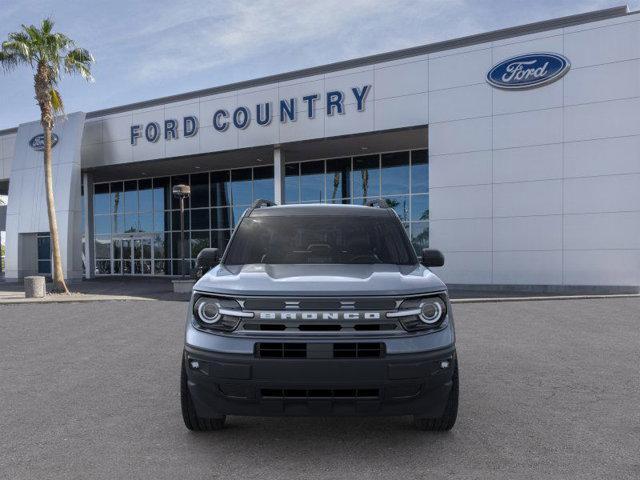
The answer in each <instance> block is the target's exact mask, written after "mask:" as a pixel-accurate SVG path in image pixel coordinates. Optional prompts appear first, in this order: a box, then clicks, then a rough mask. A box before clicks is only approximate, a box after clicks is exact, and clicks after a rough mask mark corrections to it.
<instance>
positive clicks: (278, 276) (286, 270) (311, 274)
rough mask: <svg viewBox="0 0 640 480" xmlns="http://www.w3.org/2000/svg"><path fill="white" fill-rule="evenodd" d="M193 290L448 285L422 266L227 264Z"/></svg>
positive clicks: (299, 291) (365, 291) (336, 291)
mask: <svg viewBox="0 0 640 480" xmlns="http://www.w3.org/2000/svg"><path fill="white" fill-rule="evenodd" d="M193 288H194V290H198V291H201V292H209V293H220V294H228V295H238V296H251V295H260V296H263V295H264V296H269V295H273V296H290V295H305V296H322V297H324V296H345V295H346V296H381V295H410V294H421V293H430V292H434V291H442V290H444V289H445V288H446V287H445V285H444V283H443V282H442V281H441V280H440V279H439V278H438V277H437V276H436V275H435V274H434V273H432V272H431V271H430V270H429V269H427V268H425V267H423V266H422V265H386V264H375V265H325V264H320V265H269V264H252V265H242V266H229V267H226V266H222V265H218V266H217V267H215V268H213V269H212V270H210V271H209V272H208V273H207V274H205V275H204V276H203V277H202V278H201V279H200V280H199V281H198V282H197V283H196V284H195V286H194V287H193Z"/></svg>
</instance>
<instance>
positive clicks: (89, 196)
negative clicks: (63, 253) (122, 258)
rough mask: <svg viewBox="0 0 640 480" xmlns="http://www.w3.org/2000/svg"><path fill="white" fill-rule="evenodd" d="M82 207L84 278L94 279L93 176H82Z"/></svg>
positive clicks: (85, 174) (86, 174)
mask: <svg viewBox="0 0 640 480" xmlns="http://www.w3.org/2000/svg"><path fill="white" fill-rule="evenodd" d="M82 189H83V191H84V197H83V198H82V207H83V209H84V225H83V232H84V252H83V253H84V278H86V279H90V278H93V277H94V272H95V266H94V264H93V262H94V259H93V248H94V245H93V175H92V174H90V173H83V174H82Z"/></svg>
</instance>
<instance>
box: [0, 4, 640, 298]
mask: <svg viewBox="0 0 640 480" xmlns="http://www.w3.org/2000/svg"><path fill="white" fill-rule="evenodd" d="M54 132H55V136H54V142H55V146H54V148H53V150H52V152H53V175H54V190H55V206H56V210H57V218H58V226H59V231H60V237H61V238H60V240H61V251H62V260H63V268H64V271H65V274H66V275H67V277H68V278H70V279H81V278H83V277H85V278H91V277H112V276H122V275H125V276H144V275H155V276H163V275H168V276H172V275H176V274H178V273H179V271H180V261H179V258H180V242H181V240H180V239H181V235H180V214H179V210H178V207H179V205H178V203H177V200H176V199H174V198H172V195H171V189H172V186H174V185H177V184H188V185H189V186H190V187H191V196H190V198H189V199H188V201H187V210H186V216H185V228H186V242H187V246H186V247H187V248H186V252H187V256H188V257H190V258H191V260H192V262H193V259H194V258H195V257H196V255H197V254H198V252H199V251H200V250H201V249H202V248H204V247H209V246H213V247H219V248H223V247H224V246H225V245H226V243H227V241H228V240H229V237H230V235H231V232H232V230H233V228H234V226H235V225H236V223H237V222H238V220H239V218H240V216H241V215H242V213H243V211H244V210H245V209H246V208H248V207H249V206H250V205H251V204H252V202H253V201H255V200H256V199H258V198H263V199H271V200H274V201H275V202H276V203H282V204H284V203H287V204H290V203H318V202H320V203H354V204H363V203H366V201H367V200H369V199H377V198H384V199H386V200H387V202H388V203H389V205H390V206H391V207H392V208H393V209H394V210H395V211H396V212H397V214H398V216H399V217H400V219H401V220H402V222H403V224H404V225H405V228H406V231H407V234H408V235H409V236H410V238H411V241H412V243H413V245H414V246H415V248H416V249H417V250H419V249H421V248H423V247H426V246H429V247H432V248H438V249H440V250H442V251H443V252H444V254H445V258H446V265H445V267H443V268H438V269H435V271H436V272H437V273H438V274H439V275H441V277H442V278H443V279H444V280H445V281H447V282H449V283H451V284H464V285H483V286H494V287H496V288H503V287H505V286H507V287H513V286H526V287H527V288H529V287H531V286H540V287H541V288H546V289H549V288H550V289H569V288H572V289H575V288H576V287H578V288H584V289H599V290H609V291H617V292H623V291H633V292H637V291H638V286H639V285H640V15H638V14H637V13H633V12H631V13H630V12H629V11H628V9H627V7H616V8H611V9H607V10H600V11H594V12H590V13H586V14H580V15H574V16H570V17H563V18H558V19H553V20H548V21H543V22H538V23H533V24H528V25H523V26H517V27H513V28H507V29H503V30H498V31H494V32H489V33H483V34H479V35H473V36H469V37H464V38H459V39H454V40H448V41H444V42H438V43H433V44H429V45H423V46H418V47H414V48H409V49H405V50H399V51H394V52H389V53H383V54H379V55H373V56H368V57H363V58H358V59H354V60H348V61H344V62H339V63H334V64H330V65H324V66H319V67H313V68H309V69H305V70H299V71H294V72H290V73H284V74H279V75H274V76H270V77H265V78H260V79H255V80H247V81H243V82H239V83H235V84H231V85H225V86H220V87H215V88H211V89H207V90H201V91H196V92H191V93H184V94H179V95H175V96H172V97H166V98H159V99H154V100H149V101H145V102H140V103H136V104H132V105H124V106H119V107H114V108H109V109H106V110H101V111H95V112H89V113H84V112H75V113H69V114H67V116H66V117H65V118H64V119H61V120H59V121H58V122H57V125H56V128H55V130H54ZM41 134H42V129H41V126H40V125H39V123H38V122H32V123H25V124H21V125H19V126H18V127H17V128H13V129H8V130H3V131H0V195H8V201H7V205H6V206H4V207H0V229H2V230H5V231H6V235H5V238H6V258H5V268H4V276H5V279H6V280H7V281H12V280H17V279H20V278H22V277H24V276H26V275H32V274H36V273H44V274H46V273H49V272H50V271H51V258H50V256H51V249H50V245H49V233H48V230H49V226H48V219H47V212H46V199H45V195H44V179H43V177H44V174H43V167H42V155H43V154H42V137H41ZM286 234H287V233H286V232H283V235H286Z"/></svg>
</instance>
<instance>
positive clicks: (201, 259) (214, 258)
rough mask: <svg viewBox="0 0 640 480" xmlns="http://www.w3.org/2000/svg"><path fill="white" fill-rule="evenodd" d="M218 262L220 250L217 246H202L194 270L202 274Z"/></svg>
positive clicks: (199, 274)
mask: <svg viewBox="0 0 640 480" xmlns="http://www.w3.org/2000/svg"><path fill="white" fill-rule="evenodd" d="M219 263H220V250H218V249H217V248H203V249H202V250H201V251H200V253H199V254H198V257H197V258H196V272H198V273H197V275H198V276H202V275H204V274H205V273H207V272H208V271H209V270H211V269H212V268H213V267H215V266H216V265H218V264H219Z"/></svg>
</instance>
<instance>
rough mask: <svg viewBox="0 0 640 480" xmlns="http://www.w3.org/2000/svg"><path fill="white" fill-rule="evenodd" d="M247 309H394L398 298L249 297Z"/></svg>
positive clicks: (245, 303) (246, 303)
mask: <svg viewBox="0 0 640 480" xmlns="http://www.w3.org/2000/svg"><path fill="white" fill-rule="evenodd" d="M244 308H245V309H247V310H285V311H286V310H300V311H304V310H312V311H340V310H393V309H395V308H396V300H395V299H393V298H352V299H346V298H345V299H342V298H247V299H246V300H244Z"/></svg>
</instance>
